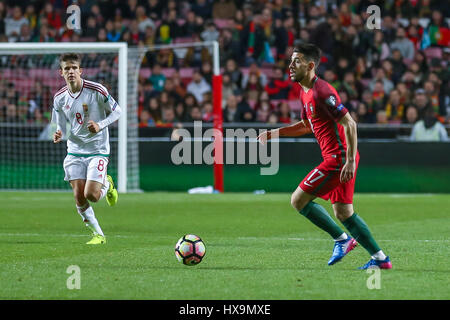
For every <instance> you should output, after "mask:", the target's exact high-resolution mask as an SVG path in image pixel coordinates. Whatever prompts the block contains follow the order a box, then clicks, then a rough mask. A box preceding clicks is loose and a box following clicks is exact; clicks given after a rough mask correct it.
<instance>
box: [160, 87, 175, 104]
mask: <svg viewBox="0 0 450 320" xmlns="http://www.w3.org/2000/svg"><path fill="white" fill-rule="evenodd" d="M158 98H159V105H160V106H161V108H168V107H172V108H174V107H175V103H176V101H175V99H174V98H172V97H171V96H170V95H169V93H168V92H167V91H163V92H161V94H160V95H159V97H158Z"/></svg>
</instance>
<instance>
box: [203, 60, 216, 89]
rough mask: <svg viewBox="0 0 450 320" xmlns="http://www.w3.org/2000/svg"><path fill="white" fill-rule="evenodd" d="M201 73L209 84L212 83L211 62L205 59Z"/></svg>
mask: <svg viewBox="0 0 450 320" xmlns="http://www.w3.org/2000/svg"><path fill="white" fill-rule="evenodd" d="M200 73H201V74H202V77H203V78H204V79H205V80H206V82H208V84H209V85H212V78H213V71H212V65H211V62H209V61H204V62H203V63H202V66H201V69H200Z"/></svg>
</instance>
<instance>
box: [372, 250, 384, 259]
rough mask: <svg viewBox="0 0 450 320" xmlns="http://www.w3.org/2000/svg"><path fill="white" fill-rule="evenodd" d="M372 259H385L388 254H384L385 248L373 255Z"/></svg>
mask: <svg viewBox="0 0 450 320" xmlns="http://www.w3.org/2000/svg"><path fill="white" fill-rule="evenodd" d="M372 259H374V260H384V259H386V255H385V254H384V252H383V250H380V251H378V252H376V253H375V254H374V255H373V256H372Z"/></svg>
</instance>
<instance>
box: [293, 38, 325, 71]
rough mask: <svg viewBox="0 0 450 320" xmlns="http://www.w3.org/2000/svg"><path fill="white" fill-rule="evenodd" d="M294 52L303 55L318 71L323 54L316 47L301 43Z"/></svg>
mask: <svg viewBox="0 0 450 320" xmlns="http://www.w3.org/2000/svg"><path fill="white" fill-rule="evenodd" d="M294 52H298V53H301V54H303V56H304V57H305V59H306V60H308V61H312V62H314V65H315V68H316V69H317V67H318V66H319V63H320V56H321V55H322V52H321V50H320V48H319V47H317V46H316V45H314V44H312V43H301V44H298V45H296V46H295V47H294Z"/></svg>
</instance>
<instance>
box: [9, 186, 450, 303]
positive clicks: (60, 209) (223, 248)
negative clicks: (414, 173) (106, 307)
mask: <svg viewBox="0 0 450 320" xmlns="http://www.w3.org/2000/svg"><path fill="white" fill-rule="evenodd" d="M0 200H1V203H2V208H1V210H0V212H1V218H2V219H1V220H2V224H1V226H0V252H1V255H0V283H1V285H0V299H169V300H172V299H181V300H191V299H192V300H194V299H202V300H210V299H219V300H221V299H243V300H246V299H262V300H272V299H276V300H278V299H287V300H300V299H449V298H450V291H449V290H448V288H449V287H450V280H449V279H450V278H449V276H448V275H449V274H450V258H449V257H450V247H449V244H450V231H449V230H450V229H449V217H450V215H449V214H450V195H426V194H424V195H375V194H357V195H355V210H356V212H358V213H359V214H360V215H361V216H362V217H363V218H364V219H365V221H366V222H367V223H368V225H369V227H370V228H371V231H372V233H373V234H374V236H375V238H376V239H377V241H378V242H379V244H380V245H381V247H382V248H383V250H384V251H385V252H386V253H387V254H389V255H390V257H391V260H392V262H393V269H392V270H381V273H380V275H379V278H378V279H379V282H378V284H379V285H380V288H379V289H376V288H374V289H369V288H368V286H367V283H368V282H369V283H372V284H376V282H374V281H375V280H374V278H371V279H372V280H370V279H369V278H370V277H371V276H374V275H375V274H374V273H367V272H366V271H362V270H357V267H359V266H361V265H363V264H364V263H366V262H367V261H368V259H369V255H368V254H367V252H366V251H365V250H364V249H363V248H362V247H361V246H358V247H357V248H356V249H355V250H354V251H352V252H351V253H350V254H349V255H348V256H347V257H345V258H344V259H343V260H342V261H341V262H339V263H338V264H336V265H334V266H331V267H330V266H328V265H327V261H328V259H329V257H330V255H331V251H332V246H333V241H332V240H331V239H330V238H329V236H328V235H327V234H325V233H324V232H323V231H321V230H318V229H316V227H314V226H313V225H312V224H311V223H310V222H309V221H307V220H306V219H305V218H304V217H303V216H301V215H299V214H298V213H296V212H295V211H294V209H292V208H291V207H290V195H289V194H287V193H286V194H281V193H280V194H264V195H254V194H248V193H245V194H244V193H226V194H213V195H188V194H186V193H143V194H122V195H120V198H119V202H118V204H117V206H115V207H112V208H110V207H108V206H107V204H106V201H102V202H101V203H98V204H94V209H95V212H96V215H97V218H98V220H99V222H100V224H101V226H102V228H103V230H104V232H105V234H106V236H107V241H108V243H107V244H106V245H101V246H88V245H85V242H86V241H88V240H89V239H90V235H89V233H88V230H87V228H86V227H84V224H83V223H82V221H81V218H80V216H79V215H78V214H77V213H76V210H75V204H74V201H73V197H72V195H71V194H70V193H42V192H39V193H38V192H2V193H0ZM318 201H319V202H320V203H321V204H323V205H324V206H325V208H327V209H328V210H329V211H330V210H331V206H330V204H329V203H328V202H324V201H322V200H318ZM330 212H331V211H330ZM187 233H194V234H197V235H198V236H200V237H202V239H203V240H204V241H205V244H206V256H205V258H204V260H203V261H202V263H200V264H199V265H197V266H194V267H188V266H184V265H182V264H180V263H179V262H178V261H177V260H176V258H175V254H174V246H175V243H176V242H177V240H178V239H179V238H180V237H181V236H182V235H184V234H187ZM72 265H76V266H78V267H79V268H80V289H72V290H70V289H68V288H67V282H68V278H69V277H70V276H71V275H72V274H70V273H67V269H68V267H69V266H72ZM69 282H70V281H69Z"/></svg>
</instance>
